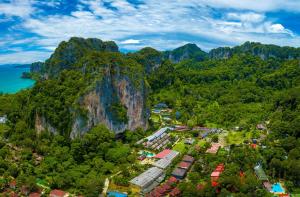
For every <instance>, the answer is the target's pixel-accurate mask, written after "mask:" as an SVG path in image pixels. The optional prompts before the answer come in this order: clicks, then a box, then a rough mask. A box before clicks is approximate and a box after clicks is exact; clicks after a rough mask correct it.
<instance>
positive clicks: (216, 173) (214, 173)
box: [210, 171, 221, 177]
mask: <svg viewBox="0 0 300 197" xmlns="http://www.w3.org/2000/svg"><path fill="white" fill-rule="evenodd" d="M220 174H221V172H218V171H213V172H212V173H211V175H210V176H211V177H219V176H220Z"/></svg>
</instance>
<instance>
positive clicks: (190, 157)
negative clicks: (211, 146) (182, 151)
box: [182, 155, 195, 163]
mask: <svg viewBox="0 0 300 197" xmlns="http://www.w3.org/2000/svg"><path fill="white" fill-rule="evenodd" d="M182 161H185V162H189V163H194V161H195V158H194V157H192V156H189V155H184V156H183V158H182Z"/></svg>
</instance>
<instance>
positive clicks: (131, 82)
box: [32, 38, 148, 138]
mask: <svg viewBox="0 0 300 197" xmlns="http://www.w3.org/2000/svg"><path fill="white" fill-rule="evenodd" d="M33 65H37V64H33ZM39 65H42V64H39ZM32 71H34V72H35V71H38V72H40V74H41V75H42V76H43V77H42V78H43V80H44V81H41V83H47V81H48V80H52V81H56V82H55V83H54V84H57V85H58V86H59V85H60V83H62V82H63V81H64V76H65V75H66V74H65V73H66V72H70V74H72V72H73V71H75V72H77V73H78V72H80V73H81V75H82V79H83V80H86V81H89V82H88V83H87V82H86V83H84V85H83V86H81V89H79V90H78V92H80V94H78V96H77V95H76V93H75V95H74V93H73V95H70V96H68V95H67V94H68V92H62V93H59V92H58V93H57V92H56V93H55V94H58V95H56V96H53V97H52V96H51V95H49V94H48V93H47V92H45V93H44V94H43V93H42V95H43V97H49V99H51V100H52V101H53V100H55V99H60V100H66V99H70V98H72V99H73V98H74V96H75V98H74V100H72V101H71V102H67V103H66V102H63V103H62V102H60V104H62V106H61V107H60V108H59V109H58V110H60V109H61V110H64V111H63V113H64V114H65V113H66V109H68V112H67V113H68V114H69V115H68V116H69V118H70V121H68V123H67V124H66V126H67V127H69V128H65V127H63V128H61V125H60V124H59V121H57V119H59V118H62V117H60V116H58V117H55V118H54V119H53V114H49V113H48V114H47V112H46V113H45V111H44V110H40V111H38V112H37V113H36V115H35V128H36V130H37V131H38V132H41V131H42V130H49V131H51V132H53V133H60V134H64V135H65V134H66V133H67V135H70V136H71V137H72V138H74V137H76V136H81V135H82V134H84V133H85V132H87V131H89V130H90V129H91V128H93V127H94V126H96V125H98V124H104V125H106V126H107V127H108V128H109V129H110V130H112V131H114V132H115V133H121V132H123V131H125V130H127V129H128V130H135V129H137V128H143V129H146V128H147V126H148V125H147V119H148V117H147V115H146V111H147V110H146V93H147V88H146V85H145V81H144V80H145V79H144V78H145V77H144V73H145V69H144V68H143V66H142V65H141V64H139V63H138V62H137V61H136V60H135V59H134V58H131V57H128V56H126V55H123V54H121V53H119V52H118V47H117V45H116V44H115V43H114V42H103V41H101V40H99V39H83V38H71V39H70V40H69V41H68V42H62V43H61V44H59V46H58V48H57V49H56V50H55V52H54V53H53V54H52V55H51V57H50V58H49V59H48V60H47V61H46V62H45V64H44V68H43V69H38V68H32ZM61 73H64V75H63V76H61V75H60V74H61ZM45 76H47V77H45ZM58 81H59V82H58ZM62 88H64V89H65V87H64V86H62ZM39 91H40V90H39ZM39 91H38V94H40V93H41V92H39ZM41 91H47V90H44V89H42V90H41ZM59 94H63V95H62V96H60V95H59ZM33 96H34V95H33ZM45 100H46V101H47V99H45ZM44 105H47V103H43V104H41V106H44ZM54 105H56V104H55V101H54ZM50 109H51V107H50ZM56 110H57V109H56ZM43 113H44V115H42V114H43ZM54 113H58V114H59V113H60V111H55V112H54ZM47 115H48V116H49V117H51V119H52V120H55V122H56V124H57V125H60V128H61V129H57V128H55V124H51V121H49V120H47ZM61 130H63V131H61Z"/></svg>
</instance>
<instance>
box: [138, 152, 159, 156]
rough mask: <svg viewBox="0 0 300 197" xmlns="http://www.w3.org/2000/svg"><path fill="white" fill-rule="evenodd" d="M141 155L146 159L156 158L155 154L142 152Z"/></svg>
mask: <svg viewBox="0 0 300 197" xmlns="http://www.w3.org/2000/svg"><path fill="white" fill-rule="evenodd" d="M139 153H140V154H141V155H145V156H146V157H154V156H155V154H154V153H151V152H148V151H140V152H139Z"/></svg>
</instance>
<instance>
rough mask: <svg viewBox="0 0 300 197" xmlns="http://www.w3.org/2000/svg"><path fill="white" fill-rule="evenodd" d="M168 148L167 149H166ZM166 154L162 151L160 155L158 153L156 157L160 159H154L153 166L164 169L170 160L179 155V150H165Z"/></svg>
mask: <svg viewBox="0 0 300 197" xmlns="http://www.w3.org/2000/svg"><path fill="white" fill-rule="evenodd" d="M166 150H169V149H166ZM166 152H167V154H165V153H162V154H161V155H159V156H158V157H156V156H155V157H156V158H161V159H160V160H158V161H156V162H155V163H154V164H153V166H156V167H158V168H161V169H166V168H167V167H168V166H169V165H170V164H171V163H172V161H173V160H174V159H175V158H176V157H177V156H178V155H179V152H177V151H174V150H170V151H166Z"/></svg>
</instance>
